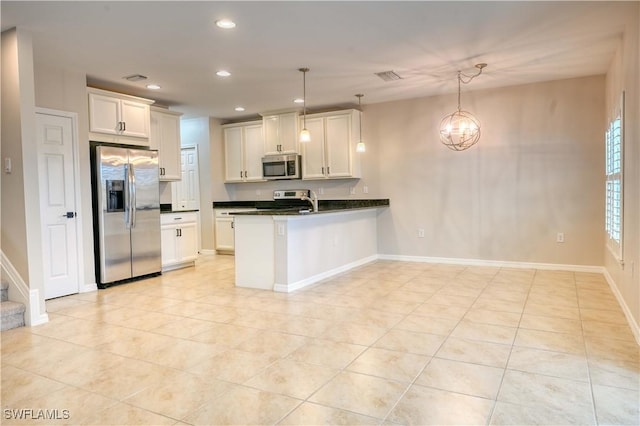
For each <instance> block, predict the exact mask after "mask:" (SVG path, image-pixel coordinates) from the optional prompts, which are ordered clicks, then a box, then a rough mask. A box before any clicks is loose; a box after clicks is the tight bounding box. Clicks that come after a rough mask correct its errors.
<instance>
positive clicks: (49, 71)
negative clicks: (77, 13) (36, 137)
mask: <svg viewBox="0 0 640 426" xmlns="http://www.w3.org/2000/svg"><path fill="white" fill-rule="evenodd" d="M34 71H35V72H34V78H35V97H36V105H37V106H38V107H41V108H50V109H55V110H60V111H66V112H73V113H76V114H77V115H78V141H76V143H77V144H78V149H77V152H78V163H79V165H80V176H78V177H77V178H78V179H79V182H80V199H79V200H76V203H77V205H76V209H77V212H78V220H79V221H80V223H79V226H80V228H79V231H80V232H81V235H82V239H83V241H82V247H83V253H82V255H83V256H84V259H83V260H84V270H83V271H81V276H80V280H81V283H80V284H81V285H89V286H91V285H94V284H95V282H96V280H95V265H94V256H93V221H92V207H91V163H90V158H89V139H88V134H89V113H88V109H87V81H86V76H85V74H84V73H81V72H74V71H70V70H66V69H63V68H60V67H59V66H57V65H54V64H41V63H36V64H35V68H34Z"/></svg>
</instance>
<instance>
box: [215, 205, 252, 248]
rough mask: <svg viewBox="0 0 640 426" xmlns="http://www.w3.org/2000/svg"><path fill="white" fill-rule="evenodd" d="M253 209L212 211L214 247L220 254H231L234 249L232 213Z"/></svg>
mask: <svg viewBox="0 0 640 426" xmlns="http://www.w3.org/2000/svg"><path fill="white" fill-rule="evenodd" d="M252 210H255V209H254V208H232V209H219V208H216V209H214V218H215V224H214V227H215V230H214V232H215V246H216V251H217V252H220V253H233V252H234V251H235V249H236V244H235V230H234V227H233V221H234V215H233V214H232V213H233V212H243V211H244V212H246V211H252Z"/></svg>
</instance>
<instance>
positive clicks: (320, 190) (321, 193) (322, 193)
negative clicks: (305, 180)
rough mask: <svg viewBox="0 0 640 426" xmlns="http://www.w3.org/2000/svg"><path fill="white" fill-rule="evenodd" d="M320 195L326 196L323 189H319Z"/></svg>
mask: <svg viewBox="0 0 640 426" xmlns="http://www.w3.org/2000/svg"><path fill="white" fill-rule="evenodd" d="M318 194H320V195H324V188H323V187H320V188H318Z"/></svg>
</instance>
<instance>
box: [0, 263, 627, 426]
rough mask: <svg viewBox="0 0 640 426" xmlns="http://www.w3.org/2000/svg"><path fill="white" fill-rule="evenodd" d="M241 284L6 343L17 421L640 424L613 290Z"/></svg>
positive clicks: (375, 266) (105, 293)
mask: <svg viewBox="0 0 640 426" xmlns="http://www.w3.org/2000/svg"><path fill="white" fill-rule="evenodd" d="M233 268H234V265H233V257H230V256H201V258H200V259H199V260H198V262H197V265H196V267H195V268H188V269H182V270H178V271H173V272H169V273H166V274H164V275H162V276H161V277H156V278H152V279H148V280H144V281H138V282H134V283H129V284H126V285H122V286H118V287H114V288H111V289H108V290H100V291H98V292H94V293H86V294H79V295H73V296H69V297H64V298H60V299H56V300H51V301H48V302H47V310H48V312H49V318H50V322H49V323H47V324H44V325H40V326H36V327H32V328H21V329H15V330H10V331H7V332H2V372H1V374H2V408H3V412H2V420H1V423H2V424H7V425H9V424H64V423H68V424H74V425H75V424H93V425H102V424H112V425H124V424H148V425H162V424H167V425H172V424H180V425H182V424H194V425H200V424H285V425H303V424H384V425H396V424H399V425H400V424H518V425H521V424H630V425H631V424H633V425H637V424H640V414H639V412H638V405H639V382H640V356H639V350H640V347H639V346H638V345H637V343H636V342H635V341H634V337H633V335H632V333H631V331H630V329H629V327H628V325H627V323H626V321H625V317H624V315H623V313H622V311H621V309H620V307H619V306H618V304H617V302H616V300H615V298H614V296H613V295H612V293H611V291H610V290H609V288H608V286H607V284H606V282H605V280H604V278H603V277H602V276H601V275H599V274H588V273H573V272H558V271H544V270H523V269H506V268H487V267H463V266H452V265H432V264H419V263H406V262H391V261H378V262H375V263H371V264H368V265H365V266H363V267H360V268H357V269H355V270H352V271H350V272H348V273H345V274H343V275H340V276H338V277H335V278H333V279H329V280H327V281H325V282H323V283H320V284H318V285H316V286H313V287H311V288H307V289H305V290H302V291H299V292H295V293H292V294H282V293H273V292H270V291H260V290H250V289H238V288H235V287H234V270H233ZM21 409H23V410H28V409H31V410H33V411H32V415H31V417H37V416H38V415H42V411H38V410H58V411H57V412H55V411H53V414H57V417H68V418H67V419H64V418H62V419H58V420H55V419H54V420H30V421H19V420H16V419H14V418H12V417H14V416H15V414H12V413H16V411H11V410H21ZM63 410H66V411H63ZM22 413H23V415H25V414H24V413H25V412H24V411H22ZM49 413H52V411H49Z"/></svg>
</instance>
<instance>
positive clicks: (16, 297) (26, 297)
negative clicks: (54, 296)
mask: <svg viewBox="0 0 640 426" xmlns="http://www.w3.org/2000/svg"><path fill="white" fill-rule="evenodd" d="M0 264H1V265H2V276H3V277H6V280H7V284H9V300H13V301H14V302H20V303H22V304H23V305H24V306H25V308H26V310H25V316H24V322H25V325H27V326H33V325H38V324H44V323H46V322H49V315H47V313H46V312H45V313H43V314H41V313H40V292H39V291H38V290H37V289H30V288H29V286H28V285H27V283H25V282H24V280H23V279H22V277H21V276H20V274H19V273H18V271H17V270H16V269H15V268H14V266H13V264H12V263H11V261H10V260H9V258H8V257H7V256H5V254H4V252H3V251H0Z"/></svg>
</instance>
